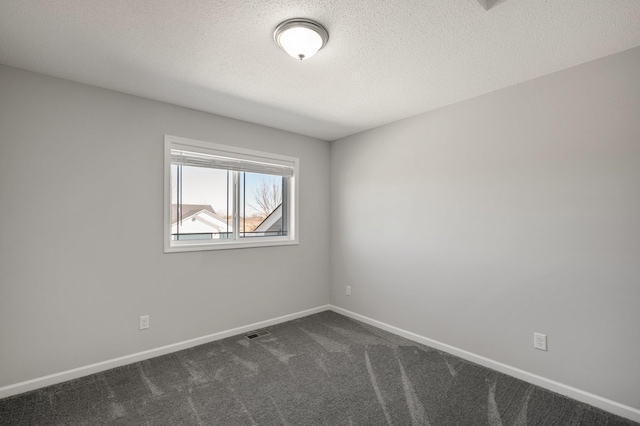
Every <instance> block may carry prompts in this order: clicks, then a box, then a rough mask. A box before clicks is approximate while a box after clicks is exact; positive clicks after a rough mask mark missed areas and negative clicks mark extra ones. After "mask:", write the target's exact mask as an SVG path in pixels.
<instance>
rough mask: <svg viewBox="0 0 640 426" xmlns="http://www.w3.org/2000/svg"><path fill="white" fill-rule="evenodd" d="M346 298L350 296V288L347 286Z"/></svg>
mask: <svg viewBox="0 0 640 426" xmlns="http://www.w3.org/2000/svg"><path fill="white" fill-rule="evenodd" d="M347 296H351V286H350V285H348V286H347Z"/></svg>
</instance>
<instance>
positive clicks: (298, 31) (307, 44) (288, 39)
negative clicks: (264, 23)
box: [273, 18, 329, 60]
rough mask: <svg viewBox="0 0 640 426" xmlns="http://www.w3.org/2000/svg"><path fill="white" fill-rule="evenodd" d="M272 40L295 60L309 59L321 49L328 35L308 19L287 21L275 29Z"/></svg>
mask: <svg viewBox="0 0 640 426" xmlns="http://www.w3.org/2000/svg"><path fill="white" fill-rule="evenodd" d="M273 39H274V40H275V41H276V43H278V46H280V47H281V48H282V49H283V50H284V51H285V52H287V53H288V54H289V55H291V56H292V57H294V58H296V59H300V60H303V59H309V58H310V57H312V56H313V55H315V54H316V53H317V52H318V50H320V49H322V48H323V47H324V45H325V44H327V40H329V33H328V32H327V30H326V29H325V28H324V27H323V26H322V25H320V24H318V23H317V22H314V21H311V20H309V19H303V18H295V19H288V20H286V21H284V22H282V23H281V24H280V25H278V26H277V27H276V30H275V32H274V33H273Z"/></svg>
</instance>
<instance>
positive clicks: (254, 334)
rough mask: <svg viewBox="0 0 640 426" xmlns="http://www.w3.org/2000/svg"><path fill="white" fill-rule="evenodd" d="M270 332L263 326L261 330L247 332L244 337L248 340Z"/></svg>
mask: <svg viewBox="0 0 640 426" xmlns="http://www.w3.org/2000/svg"><path fill="white" fill-rule="evenodd" d="M269 334H271V333H270V332H269V330H268V329H266V328H263V329H262V330H256V331H254V332H252V333H250V334H247V335H246V336H245V337H246V338H247V339H249V340H251V339H256V338H258V337H262V336H267V335H269Z"/></svg>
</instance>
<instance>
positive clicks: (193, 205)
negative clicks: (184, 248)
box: [171, 164, 233, 241]
mask: <svg viewBox="0 0 640 426" xmlns="http://www.w3.org/2000/svg"><path fill="white" fill-rule="evenodd" d="M230 188H233V182H232V175H231V172H228V171H226V170H219V169H208V168H203V167H193V166H184V165H180V164H171V239H172V240H174V241H175V240H181V241H182V240H212V239H221V238H233V199H232V194H233V192H232V191H230Z"/></svg>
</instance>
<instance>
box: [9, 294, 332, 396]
mask: <svg viewBox="0 0 640 426" xmlns="http://www.w3.org/2000/svg"><path fill="white" fill-rule="evenodd" d="M328 309H329V305H324V306H318V307H317V308H312V309H307V310H304V311H300V312H296V313H293V314H289V315H283V316H281V317H277V318H272V319H269V320H266V321H260V322H257V323H254V324H249V325H245V326H243V327H237V328H232V329H231V330H226V331H221V332H218V333H213V334H209V335H207V336H202V337H197V338H195V339H191V340H185V341H183V342H178V343H173V344H171V345H167V346H162V347H160V348H155V349H150V350H148V351H143V352H138V353H135V354H131V355H125V356H121V357H119V358H114V359H110V360H107V361H102V362H98V363H95V364H91V365H86V366H84V367H78V368H74V369H72V370H67V371H62V372H60V373H55V374H50V375H48V376H44V377H38V378H36V379H32V380H27V381H24V382H20V383H15V384H13V385H8V386H4V387H0V398H6V397H8V396H12V395H17V394H20V393H23V392H28V391H31V390H34V389H39V388H43V387H45V386H50V385H55V384H57V383H62V382H66V381H67V380H73V379H77V378H79V377H83V376H88V375H89V374H95V373H99V372H101V371H105V370H109V369H111V368H115V367H120V366H123V365H126V364H131V363H134V362H138V361H144V360H145V359H150V358H155V357H157V356H160V355H166V354H169V353H172V352H177V351H180V350H183V349H188V348H191V347H194V346H198V345H202V344H204V343H209V342H213V341H216V340H220V339H225V338H227V337H231V336H235V335H238V334H243V333H246V332H249V331H253V330H257V329H260V328H265V327H269V326H271V325H275V324H280V323H283V322H287V321H291V320H294V319H297V318H302V317H306V316H309V315H313V314H317V313H318V312H323V311H326V310H328Z"/></svg>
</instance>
